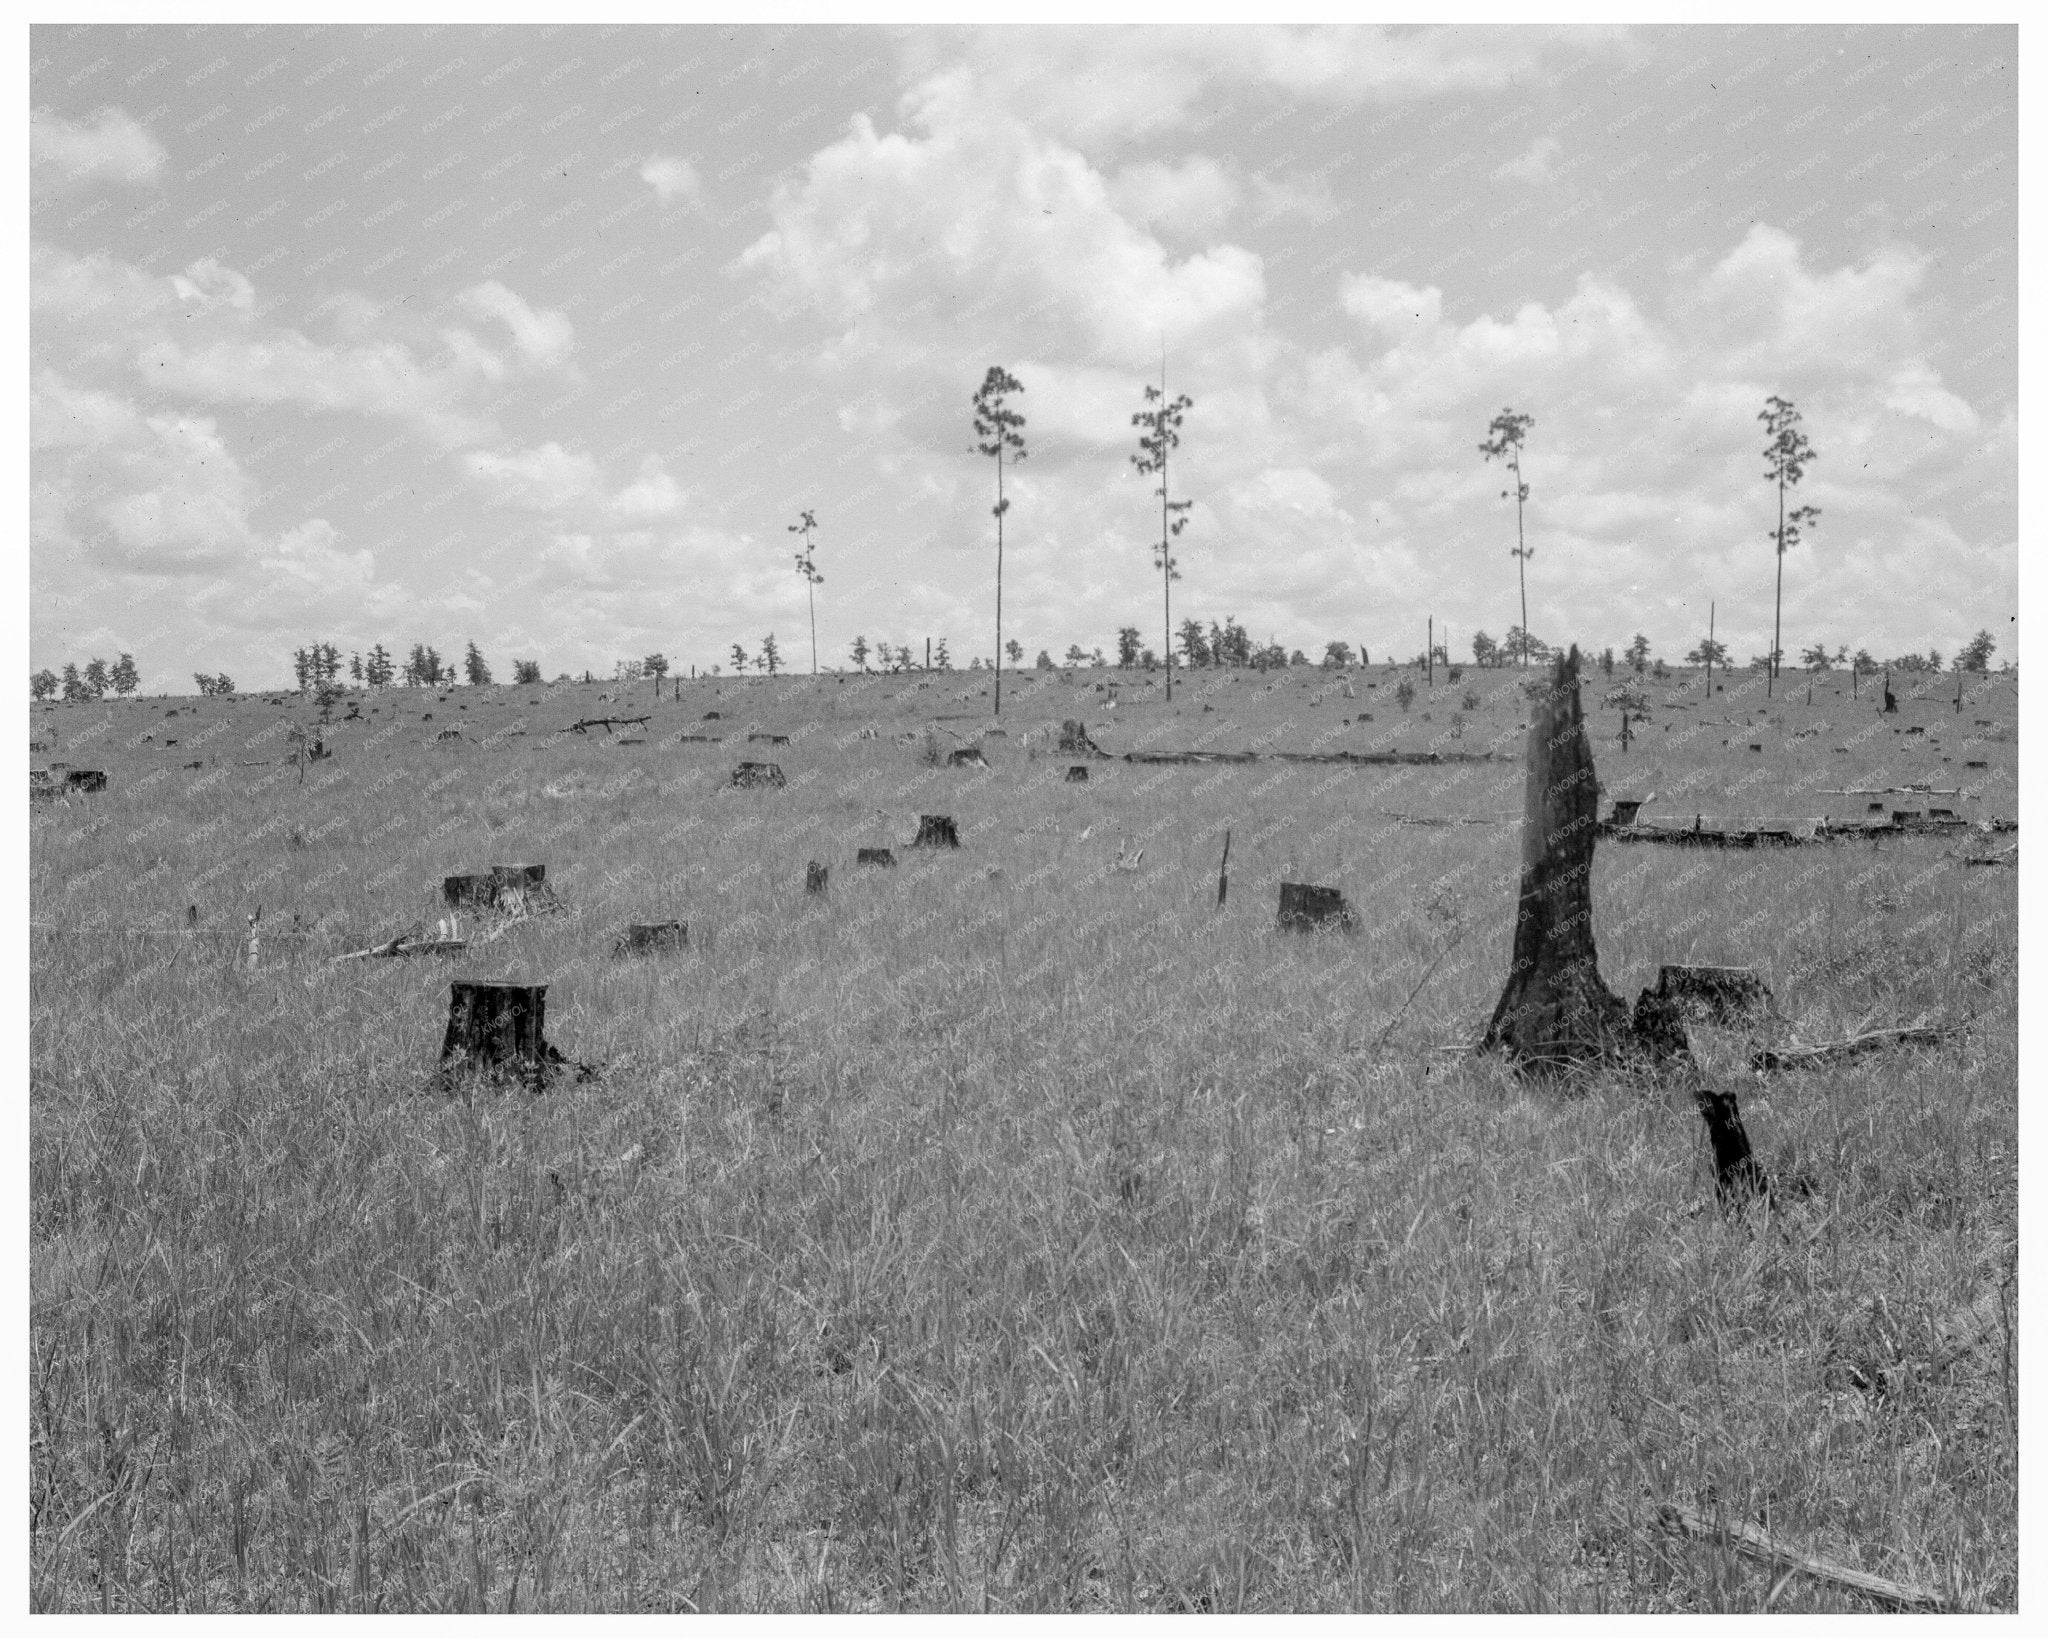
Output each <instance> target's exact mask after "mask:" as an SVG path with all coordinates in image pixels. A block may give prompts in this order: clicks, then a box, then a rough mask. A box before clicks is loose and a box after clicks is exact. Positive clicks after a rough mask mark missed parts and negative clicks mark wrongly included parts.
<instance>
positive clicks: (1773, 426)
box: [1757, 393, 1820, 698]
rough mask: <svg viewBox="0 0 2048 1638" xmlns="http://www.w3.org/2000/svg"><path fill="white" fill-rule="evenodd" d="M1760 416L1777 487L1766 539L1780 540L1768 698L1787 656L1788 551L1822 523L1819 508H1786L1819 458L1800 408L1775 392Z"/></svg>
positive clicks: (1768, 470) (1767, 473)
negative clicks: (1774, 519) (1788, 495)
mask: <svg viewBox="0 0 2048 1638" xmlns="http://www.w3.org/2000/svg"><path fill="white" fill-rule="evenodd" d="M1757 419H1758V420H1759V421H1761V422H1763V424H1764V430H1765V431H1766V432H1767V433H1769V434H1770V437H1771V441H1770V442H1769V443H1768V444H1766V445H1765V446H1764V460H1765V461H1766V462H1767V463H1768V465H1767V466H1766V467H1765V469H1764V480H1765V481H1766V482H1767V483H1771V484H1775V485H1776V486H1777V490H1778V527H1777V528H1776V529H1774V530H1773V531H1772V532H1771V535H1770V536H1769V537H1767V538H1770V539H1774V540H1776V542H1777V543H1778V592H1777V601H1776V606H1775V607H1774V609H1773V611H1772V614H1771V654H1770V667H1771V668H1770V674H1769V675H1768V676H1767V677H1766V678H1765V679H1764V696H1765V697H1766V698H1769V697H1770V695H1771V692H1772V689H1773V687H1774V685H1775V684H1776V682H1777V677H1778V665H1779V662H1780V659H1781V658H1782V656H1783V655H1784V652H1785V646H1784V643H1783V642H1782V640H1781V637H1780V633H1781V631H1782V620H1783V616H1784V613H1785V550H1786V548H1787V547H1790V546H1797V545H1798V544H1799V535H1800V530H1801V527H1802V526H1806V527H1811V526H1812V525H1813V524H1816V523H1818V522H1820V508H1819V507H1817V506H1798V507H1794V508H1793V509H1792V511H1791V512H1789V513H1788V512H1786V510H1785V491H1786V490H1788V489H1794V488H1797V487H1798V484H1799V480H1800V479H1801V478H1803V477H1805V476H1806V463H1807V462H1808V461H1814V460H1818V459H1819V458H1820V456H1819V453H1818V451H1816V450H1815V449H1814V447H1813V445H1812V444H1810V443H1808V442H1807V441H1806V434H1805V433H1803V432H1801V431H1800V430H1799V421H1800V415H1799V411H1798V410H1796V409H1794V408H1793V407H1792V401H1791V400H1790V399H1789V398H1780V397H1779V396H1778V395H1777V394H1776V393H1772V394H1771V396H1770V397H1768V398H1766V399H1765V400H1764V407H1763V409H1762V410H1761V411H1760V412H1759V413H1758V415H1757Z"/></svg>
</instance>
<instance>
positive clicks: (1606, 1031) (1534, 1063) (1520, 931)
mask: <svg viewBox="0 0 2048 1638" xmlns="http://www.w3.org/2000/svg"><path fill="white" fill-rule="evenodd" d="M1598 821H1599V791H1598V786H1597V784H1596V783H1595V781H1594V777H1593V754H1592V751H1591V750H1590V749H1589V748H1588V746H1587V744H1586V729H1585V723H1584V720H1583V718H1582V716H1581V714H1580V708H1579V651H1578V647H1577V645H1576V644H1574V645H1573V647H1572V648H1571V650H1570V652H1569V653H1567V654H1563V655H1560V656H1559V657H1558V659H1557V662H1556V664H1555V666H1554V667H1553V669H1552V671H1551V675H1550V681H1549V686H1548V688H1546V689H1545V690H1544V691H1543V693H1542V695H1541V696H1540V697H1539V698H1537V699H1536V700H1534V701H1533V702H1532V704H1531V706H1530V710H1529V741H1528V777H1527V781H1526V784H1525V786H1524V817H1523V822H1522V879H1521V890H1520V894H1519V897H1518V900H1517V903H1516V906H1515V948H1514V961H1513V965H1512V966H1511V967H1510V969H1509V972H1508V981H1507V984H1506V986H1505V987H1504V988H1503V989H1502V990H1501V995H1500V1001H1499V1004H1498V1005H1496V1006H1495V1008H1494V1010H1493V1018H1492V1020H1491V1021H1490V1022H1489V1023H1488V1024H1487V1026H1486V1035H1485V1037H1484V1039H1483V1040H1482V1041H1481V1043H1480V1044H1481V1046H1482V1048H1490V1047H1499V1048H1502V1049H1504V1050H1505V1051H1506V1052H1507V1053H1508V1054H1509V1055H1510V1056H1511V1057H1513V1058H1514V1059H1515V1060H1516V1062H1517V1063H1518V1064H1519V1065H1521V1066H1522V1067H1523V1068H1524V1069H1528V1070H1536V1071H1550V1070H1557V1069H1563V1068H1567V1067H1569V1066H1571V1065H1573V1064H1577V1063H1581V1062H1584V1061H1586V1060H1588V1059H1597V1058H1602V1057H1608V1056H1612V1055H1617V1054H1619V1053H1622V1052H1624V1051H1627V1050H1630V1049H1632V1048H1633V1047H1634V1046H1635V1045H1636V1036H1635V1033H1634V1030H1633V1028H1632V1025H1631V1021H1630V1018H1629V1011H1628V1008H1627V1006H1626V1005H1625V1004H1624V1003H1623V1002H1622V1000H1621V998H1620V997H1619V996H1617V995H1616V994H1615V993H1614V992H1613V991H1612V990H1610V989H1609V988H1608V987H1607V986H1606V984H1605V983H1604V982H1602V980H1601V977H1600V962H1599V954H1598V951H1597V950H1596V949H1595V947H1594V943H1593V894H1592V870H1593V839H1594V836H1595V833H1596V832H1597V830H1598V828H1599V824H1598Z"/></svg>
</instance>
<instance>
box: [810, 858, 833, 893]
mask: <svg viewBox="0 0 2048 1638" xmlns="http://www.w3.org/2000/svg"><path fill="white" fill-rule="evenodd" d="M830 876H831V872H830V871H829V870H827V869H826V868H825V866H823V865H821V864H819V863H818V861H817V860H816V859H813V860H812V861H811V862H810V863H809V864H807V865H805V866H804V891H805V892H806V893H811V894H817V893H822V892H824V891H825V883H826V882H827V880H828V879H829V878H830Z"/></svg>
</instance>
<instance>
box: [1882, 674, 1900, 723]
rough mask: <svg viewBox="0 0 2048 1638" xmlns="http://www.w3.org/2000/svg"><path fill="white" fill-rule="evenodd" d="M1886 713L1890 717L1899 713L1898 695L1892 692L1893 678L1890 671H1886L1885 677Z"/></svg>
mask: <svg viewBox="0 0 2048 1638" xmlns="http://www.w3.org/2000/svg"><path fill="white" fill-rule="evenodd" d="M1884 714H1885V715H1886V716H1888V717H1895V716H1897V715H1898V714H1899V701H1898V696H1897V695H1895V694H1894V693H1893V692H1892V679H1891V673H1889V672H1887V673H1885V679H1884Z"/></svg>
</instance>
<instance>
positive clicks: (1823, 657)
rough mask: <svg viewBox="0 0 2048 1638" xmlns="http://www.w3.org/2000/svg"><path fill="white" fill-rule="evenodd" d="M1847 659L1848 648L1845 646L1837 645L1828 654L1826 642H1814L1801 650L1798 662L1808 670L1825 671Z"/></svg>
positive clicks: (1844, 662)
mask: <svg viewBox="0 0 2048 1638" xmlns="http://www.w3.org/2000/svg"><path fill="white" fill-rule="evenodd" d="M1848 659H1849V650H1848V649H1847V648H1846V647H1838V648H1837V649H1836V650H1835V652H1834V653H1832V654H1830V653H1829V652H1828V645H1827V644H1826V643H1815V644H1813V645H1812V646H1811V647H1809V648H1807V649H1804V650H1802V651H1801V653H1800V655H1799V660H1800V663H1801V664H1802V665H1804V666H1805V667H1806V669H1807V670H1809V671H1827V670H1830V669H1832V668H1833V667H1835V666H1838V665H1843V664H1846V663H1847V662H1848Z"/></svg>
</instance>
